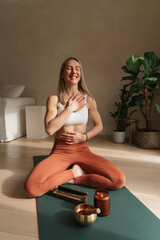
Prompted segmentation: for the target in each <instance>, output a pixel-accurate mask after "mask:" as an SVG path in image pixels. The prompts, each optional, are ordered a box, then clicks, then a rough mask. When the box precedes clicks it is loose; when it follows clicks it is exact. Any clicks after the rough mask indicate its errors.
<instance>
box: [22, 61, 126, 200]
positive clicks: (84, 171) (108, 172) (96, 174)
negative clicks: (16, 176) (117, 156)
mask: <svg viewBox="0 0 160 240" xmlns="http://www.w3.org/2000/svg"><path fill="white" fill-rule="evenodd" d="M88 115H89V117H90V119H91V121H92V122H93V128H92V129H91V130H90V131H89V132H87V133H86V125H87V120H88ZM102 127H103V126H102V121H101V117H100V115H99V113H98V111H97V106H96V102H95V100H94V98H93V97H92V96H91V94H90V93H89V91H88V90H87V87H86V84H85V81H84V77H83V72H82V66H81V63H80V61H79V60H78V59H76V58H68V59H66V60H65V61H64V63H63V64H62V67H61V71H60V77H59V85H58V94H57V95H54V96H50V97H49V98H48V101H47V112H46V116H45V128H46V131H47V133H48V134H49V135H53V134H54V133H55V142H54V146H53V148H52V151H51V154H50V156H49V157H48V158H46V159H45V160H43V161H42V162H40V163H39V164H38V165H37V166H36V167H35V168H34V169H33V170H32V171H31V173H30V174H29V176H28V178H27V180H26V182H25V186H24V189H25V192H26V194H27V196H29V197H37V196H41V195H43V194H44V193H46V192H48V191H50V190H53V189H55V188H57V187H58V185H61V184H63V183H66V182H67V183H73V184H79V185H85V186H90V187H105V188H109V189H119V188H122V187H123V186H124V183H125V175H124V174H123V172H122V171H121V170H120V169H118V168H117V167H116V166H115V165H113V164H112V163H111V162H109V161H108V160H107V159H105V158H103V157H100V156H98V155H96V154H93V153H92V152H91V151H90V150H89V148H88V146H87V143H86V141H87V140H88V139H90V138H92V137H94V136H95V135H97V134H98V133H99V132H100V131H101V130H102Z"/></svg>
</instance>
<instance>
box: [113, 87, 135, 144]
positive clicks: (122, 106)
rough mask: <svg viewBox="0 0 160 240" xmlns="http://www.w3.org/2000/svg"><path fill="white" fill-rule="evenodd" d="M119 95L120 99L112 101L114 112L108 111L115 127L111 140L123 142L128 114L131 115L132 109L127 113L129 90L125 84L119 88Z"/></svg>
mask: <svg viewBox="0 0 160 240" xmlns="http://www.w3.org/2000/svg"><path fill="white" fill-rule="evenodd" d="M119 97H120V101H119V102H115V103H114V106H115V108H116V110H115V112H110V115H111V117H112V118H114V121H115V127H116V128H115V130H114V131H113V142H116V143H123V142H124V141H125V135H126V132H125V130H126V124H127V118H128V115H131V114H132V113H133V112H134V111H133V112H132V113H129V114H128V107H129V106H128V101H129V92H128V91H127V89H126V86H125V85H124V86H123V88H122V89H120V94H119Z"/></svg>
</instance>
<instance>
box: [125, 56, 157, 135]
mask: <svg viewBox="0 0 160 240" xmlns="http://www.w3.org/2000/svg"><path fill="white" fill-rule="evenodd" d="M122 69H123V71H124V72H125V73H128V74H129V75H128V76H126V77H123V78H122V81H129V83H128V84H126V85H125V87H126V88H127V89H128V94H129V97H130V98H131V99H130V102H129V104H128V106H129V107H134V106H138V107H139V109H140V112H141V113H142V115H143V117H144V119H145V122H146V129H145V130H146V131H151V130H152V119H151V116H152V108H153V106H154V105H155V107H156V109H157V111H158V112H159V113H160V105H159V104H158V103H157V102H156V100H157V97H158V96H160V72H159V70H160V59H159V58H158V55H157V54H156V53H155V52H145V53H144V57H140V56H138V55H133V56H132V57H131V58H128V59H127V61H126V65H125V66H123V67H122Z"/></svg>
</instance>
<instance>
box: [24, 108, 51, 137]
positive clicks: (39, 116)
mask: <svg viewBox="0 0 160 240" xmlns="http://www.w3.org/2000/svg"><path fill="white" fill-rule="evenodd" d="M25 110H26V133H27V138H36V139H44V138H46V137H48V134H47V133H46V131H45V127H44V117H45V113H46V106H35V105H34V106H26V107H25Z"/></svg>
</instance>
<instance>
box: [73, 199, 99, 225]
mask: <svg viewBox="0 0 160 240" xmlns="http://www.w3.org/2000/svg"><path fill="white" fill-rule="evenodd" d="M86 208H87V209H95V207H94V206H92V205H90V204H87V203H81V204H79V205H77V206H76V207H75V209H74V217H75V219H76V221H77V222H78V223H80V224H81V225H84V226H88V225H91V224H92V223H94V222H95V221H96V219H97V213H92V214H90V215H81V214H79V213H78V212H79V211H81V210H84V209H86Z"/></svg>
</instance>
